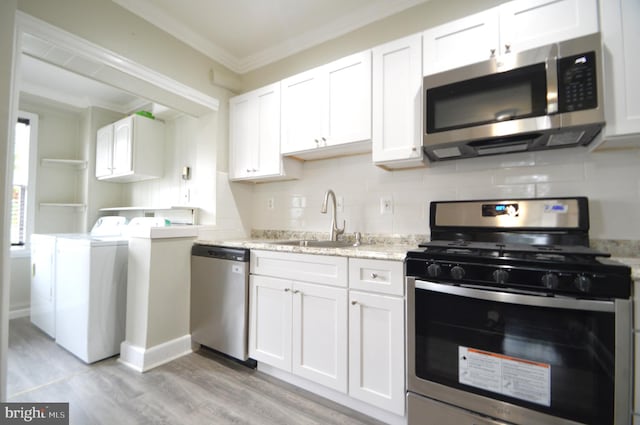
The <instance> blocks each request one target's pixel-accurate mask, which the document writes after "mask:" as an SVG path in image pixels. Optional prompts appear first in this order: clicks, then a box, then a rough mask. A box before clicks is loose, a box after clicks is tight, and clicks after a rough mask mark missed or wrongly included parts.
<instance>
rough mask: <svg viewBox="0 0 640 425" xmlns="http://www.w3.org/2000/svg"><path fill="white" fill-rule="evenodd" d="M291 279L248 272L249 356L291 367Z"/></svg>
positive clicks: (281, 366) (283, 367) (272, 363)
mask: <svg viewBox="0 0 640 425" xmlns="http://www.w3.org/2000/svg"><path fill="white" fill-rule="evenodd" d="M290 291H291V282H290V281H287V280H283V279H276V278H271V277H266V276H251V292H250V295H249V297H250V307H249V311H250V315H251V319H250V324H249V356H250V357H252V358H253V359H255V360H257V361H259V362H265V363H267V364H270V365H271V366H275V367H278V368H280V369H284V370H288V371H290V370H291V294H290Z"/></svg>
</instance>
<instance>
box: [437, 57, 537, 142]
mask: <svg viewBox="0 0 640 425" xmlns="http://www.w3.org/2000/svg"><path fill="white" fill-rule="evenodd" d="M426 102H427V107H426V114H427V120H426V122H427V133H437V132H440V131H446V130H455V129H459V128H465V127H473V126H477V125H482V124H491V123H496V122H501V121H508V120H513V119H518V118H530V117H537V116H543V115H545V114H546V111H547V73H546V67H545V64H544V63H539V64H535V65H529V66H526V67H522V68H516V69H514V70H511V71H506V72H500V73H495V74H491V75H487V76H485V77H479V78H474V79H470V80H465V81H461V82H458V83H453V84H448V85H445V86H440V87H435V88H430V89H427V93H426Z"/></svg>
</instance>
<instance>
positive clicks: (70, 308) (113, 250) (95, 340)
mask: <svg viewBox="0 0 640 425" xmlns="http://www.w3.org/2000/svg"><path fill="white" fill-rule="evenodd" d="M117 218H118V219H123V218H122V217H117ZM107 219H109V220H107ZM110 219H112V217H103V218H102V220H103V221H100V220H101V219H99V220H98V222H97V223H96V225H95V226H94V228H93V229H92V231H91V234H90V235H60V236H58V237H57V238H56V273H55V275H56V277H55V280H56V309H55V310H56V313H55V328H56V330H55V332H56V343H57V344H58V345H60V346H61V347H63V348H65V349H67V350H68V351H69V352H71V353H72V354H74V355H75V356H76V357H78V358H79V359H81V360H82V361H84V362H86V363H93V362H96V361H98V360H102V359H105V358H107V357H111V356H114V355H116V354H118V353H120V344H121V343H122V341H124V339H125V321H126V307H127V266H128V257H129V236H128V234H129V229H132V228H134V227H137V226H149V227H158V226H164V225H167V224H168V223H166V222H165V220H164V219H162V218H155V217H137V218H134V219H132V220H131V222H130V223H129V224H128V225H127V226H124V221H120V222H118V221H112V220H110ZM116 230H117V231H116Z"/></svg>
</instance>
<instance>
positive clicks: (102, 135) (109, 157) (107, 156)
mask: <svg viewBox="0 0 640 425" xmlns="http://www.w3.org/2000/svg"><path fill="white" fill-rule="evenodd" d="M112 162H113V124H110V125H107V126H106V127H102V128H100V129H99V130H98V134H97V137H96V177H97V178H102V177H107V176H110V175H111V174H112V166H111V164H112Z"/></svg>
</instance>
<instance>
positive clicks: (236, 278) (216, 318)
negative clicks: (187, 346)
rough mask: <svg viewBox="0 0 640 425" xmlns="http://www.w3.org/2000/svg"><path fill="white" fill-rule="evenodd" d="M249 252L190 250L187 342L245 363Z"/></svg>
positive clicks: (211, 248) (199, 247)
mask: <svg viewBox="0 0 640 425" xmlns="http://www.w3.org/2000/svg"><path fill="white" fill-rule="evenodd" d="M248 323H249V250H248V249H243V248H229V247H224V246H213V245H200V244H195V245H194V246H193V248H192V249H191V339H192V341H193V342H195V343H198V344H201V345H204V346H206V347H209V348H212V349H214V350H216V351H219V352H221V353H223V354H226V355H228V356H231V357H234V358H236V359H238V360H242V361H247V360H248V359H249V356H248V349H247V343H248Z"/></svg>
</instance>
